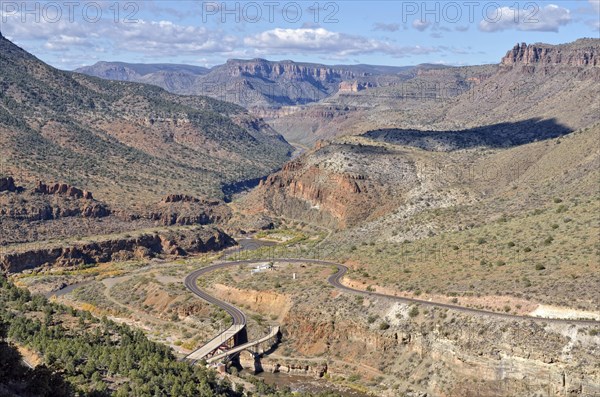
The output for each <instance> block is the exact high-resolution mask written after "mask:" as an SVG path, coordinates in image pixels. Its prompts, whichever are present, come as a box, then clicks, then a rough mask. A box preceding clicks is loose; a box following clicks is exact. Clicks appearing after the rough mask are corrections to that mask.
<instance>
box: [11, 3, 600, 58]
mask: <svg viewBox="0 0 600 397" xmlns="http://www.w3.org/2000/svg"><path fill="white" fill-rule="evenodd" d="M0 32H2V34H3V35H4V36H5V37H7V38H8V39H10V40H12V41H13V42H15V43H16V44H18V45H19V46H21V47H23V48H24V49H26V50H27V51H29V52H31V53H33V54H34V55H36V56H37V57H38V58H40V59H42V60H43V61H45V62H47V63H49V64H51V65H53V66H55V67H58V68H60V69H66V70H71V69H74V68H77V67H80V66H84V65H91V64H94V63H96V62H98V61H123V62H136V63H185V64H192V65H199V66H206V67H211V66H214V65H218V64H221V63H224V62H225V61H226V60H227V59H231V58H238V59H251V58H266V59H270V60H283V59H291V60H294V61H299V62H300V61H301V62H315V63H324V64H359V63H362V64H373V65H392V66H407V65H416V64H421V63H438V64H448V65H474V64H486V63H498V62H499V61H500V58H501V57H502V56H503V55H504V54H505V53H506V52H507V51H508V50H509V49H511V48H512V47H513V46H514V45H515V44H516V43H521V42H527V43H536V42H544V43H550V44H559V43H566V42H570V41H574V40H576V39H578V38H581V37H595V38H598V37H599V35H600V0H576V1H546V0H544V1H537V2H531V1H515V0H511V1H489V2H487V1H469V0H465V1H403V0H391V1H368V0H364V1H352V0H350V1H315V0H310V1H284V0H278V1H271V0H265V1H261V0H259V1H238V2H235V1H226V2H224V1H218V2H215V1H196V0H186V1H174V0H169V1H161V0H146V1H116V0H112V1H101V0H97V1H76V0H65V1H23V0H20V1H7V0H0Z"/></svg>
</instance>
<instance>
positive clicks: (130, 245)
mask: <svg viewBox="0 0 600 397" xmlns="http://www.w3.org/2000/svg"><path fill="white" fill-rule="evenodd" d="M232 245H235V240H233V239H232V238H231V237H230V236H229V235H227V234H226V233H225V232H223V231H222V230H220V229H218V228H215V227H195V228H192V229H186V230H177V231H164V232H158V233H147V234H142V235H138V236H124V237H119V238H117V237H115V238H109V239H105V240H102V241H87V242H79V243H73V244H66V245H64V246H60V247H48V248H41V247H39V246H34V247H33V248H31V249H27V250H22V251H18V252H6V253H3V254H0V270H2V271H4V272H7V273H19V272H22V271H24V270H27V269H34V268H38V267H42V266H59V267H71V266H84V265H90V264H96V263H105V262H111V261H122V260H131V259H135V258H137V259H143V258H149V257H154V256H156V255H161V254H162V255H176V256H185V255H188V254H194V253H204V252H210V251H218V250H221V249H223V248H227V247H230V246H232Z"/></svg>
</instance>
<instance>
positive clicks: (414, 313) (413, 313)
mask: <svg viewBox="0 0 600 397" xmlns="http://www.w3.org/2000/svg"><path fill="white" fill-rule="evenodd" d="M418 315H419V308H418V307H416V306H413V307H411V308H410V310H409V311H408V316H409V317H417V316H418Z"/></svg>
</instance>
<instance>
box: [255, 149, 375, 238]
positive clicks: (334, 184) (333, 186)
mask: <svg viewBox="0 0 600 397" xmlns="http://www.w3.org/2000/svg"><path fill="white" fill-rule="evenodd" d="M368 185H369V183H368V180H367V178H366V177H365V176H364V175H359V174H353V173H348V172H340V173H338V172H331V171H326V170H323V169H321V168H319V167H318V166H316V165H308V166H307V165H305V164H303V163H302V162H300V161H292V162H290V163H287V164H286V165H285V166H284V167H283V169H282V170H281V171H280V172H278V173H276V174H272V175H270V176H269V177H268V178H267V179H266V180H264V181H261V182H260V184H259V188H258V194H259V195H261V196H262V197H263V198H264V199H265V206H266V207H267V209H268V210H270V211H273V212H274V213H290V211H291V212H292V213H294V212H296V211H306V212H310V211H311V210H317V211H318V213H319V217H321V218H322V219H320V220H319V221H320V222H321V223H324V224H328V225H330V226H335V227H346V226H348V225H351V224H354V223H355V222H356V221H357V220H359V219H365V217H368V216H369V215H371V214H372V213H373V210H374V206H376V204H374V203H370V204H369V201H372V200H371V199H370V198H369V195H368V192H369V187H368Z"/></svg>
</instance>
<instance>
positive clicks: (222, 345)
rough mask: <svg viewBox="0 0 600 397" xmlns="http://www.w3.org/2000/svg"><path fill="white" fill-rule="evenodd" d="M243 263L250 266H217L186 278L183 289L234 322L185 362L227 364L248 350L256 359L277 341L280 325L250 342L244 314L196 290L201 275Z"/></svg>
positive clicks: (226, 264)
mask: <svg viewBox="0 0 600 397" xmlns="http://www.w3.org/2000/svg"><path fill="white" fill-rule="evenodd" d="M244 262H248V263H253V262H252V261H242V262H227V263H220V264H216V265H212V266H208V267H205V268H202V269H199V270H196V271H195V272H193V273H191V274H189V275H188V276H187V277H186V279H185V286H186V287H187V288H188V289H189V290H190V291H191V292H192V293H193V294H195V295H196V296H198V297H199V298H201V299H203V300H205V301H207V302H208V303H212V304H213V305H215V306H217V307H219V308H221V309H223V310H225V311H226V312H227V313H228V314H229V315H230V316H231V318H232V320H233V322H232V324H231V326H230V327H229V328H228V329H226V330H225V331H223V332H221V333H220V334H218V335H217V336H215V337H214V338H213V339H211V340H210V341H208V342H207V343H206V344H204V345H203V346H202V347H201V348H199V349H198V350H196V351H194V352H192V353H191V354H189V355H188V356H187V357H186V359H187V360H189V361H192V362H194V363H195V362H198V361H200V360H206V362H207V363H209V364H212V363H216V362H219V361H229V360H231V359H234V358H235V357H238V356H239V354H240V353H241V352H242V351H248V352H250V353H251V354H252V355H253V356H254V357H256V356H258V355H260V354H263V353H264V352H265V351H266V350H269V349H270V348H271V347H272V345H273V344H275V343H277V342H278V341H279V337H280V329H279V326H276V327H273V328H271V330H270V332H269V333H268V334H267V335H266V336H264V337H262V338H259V339H257V340H254V341H250V342H249V341H248V334H247V332H246V325H247V320H246V315H245V314H244V313H243V312H242V311H241V310H240V309H238V308H237V307H235V306H233V305H232V304H230V303H227V302H224V301H222V300H220V299H217V298H215V297H213V296H211V295H209V294H208V293H206V292H204V291H203V290H201V289H200V288H198V284H197V281H198V278H200V277H201V276H203V275H205V274H208V273H210V272H213V271H215V270H218V269H224V268H227V267H232V266H236V265H239V264H240V263H244ZM265 347H266V348H265Z"/></svg>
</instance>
